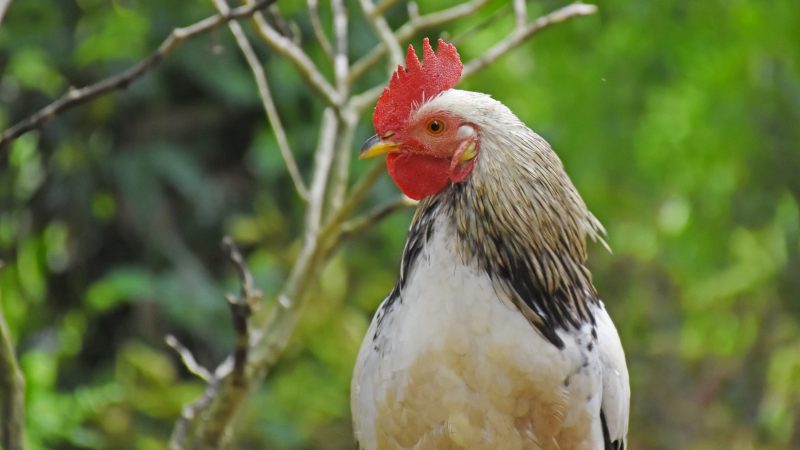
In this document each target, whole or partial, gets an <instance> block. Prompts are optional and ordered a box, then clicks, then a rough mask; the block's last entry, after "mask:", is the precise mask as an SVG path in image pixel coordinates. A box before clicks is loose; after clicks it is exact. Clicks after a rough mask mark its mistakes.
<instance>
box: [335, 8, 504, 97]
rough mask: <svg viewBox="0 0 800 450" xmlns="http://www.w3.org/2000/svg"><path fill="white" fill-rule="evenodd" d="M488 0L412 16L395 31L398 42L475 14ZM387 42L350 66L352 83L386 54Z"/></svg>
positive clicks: (380, 44)
mask: <svg viewBox="0 0 800 450" xmlns="http://www.w3.org/2000/svg"><path fill="white" fill-rule="evenodd" d="M487 2H488V0H471V1H468V2H466V3H461V4H458V5H456V6H453V7H450V8H447V9H443V10H441V11H437V12H433V13H429V14H425V15H422V16H416V17H412V18H411V20H409V21H408V22H406V24H405V25H403V26H401V27H400V28H399V29H398V30H397V31H396V32H395V33H394V35H395V37H396V40H397V42H406V41H408V40H409V39H411V37H412V36H413V35H415V34H416V33H418V32H420V31H422V30H426V29H428V28H433V27H438V26H441V25H444V24H445V23H448V22H452V21H454V20H457V19H460V18H462V17H466V16H469V15H471V14H474V13H475V11H477V10H478V9H480V8H481V7H482V6H483V5H485V4H486V3H487ZM386 51H387V47H386V44H385V43H384V42H383V41H381V42H379V43H378V44H377V45H376V46H375V47H373V49H372V50H370V52H369V53H367V54H366V55H364V56H362V57H361V58H360V59H358V60H357V61H356V62H354V63H353V66H352V67H351V68H350V83H353V82H354V81H355V80H358V79H359V78H361V77H362V76H363V75H364V74H365V73H367V71H368V70H369V69H371V68H372V67H374V66H375V64H378V62H380V60H381V58H383V56H384V55H385V54H386Z"/></svg>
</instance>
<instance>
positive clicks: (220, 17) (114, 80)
mask: <svg viewBox="0 0 800 450" xmlns="http://www.w3.org/2000/svg"><path fill="white" fill-rule="evenodd" d="M273 2H275V0H258V1H255V2H252V3H250V4H248V5H245V6H240V7H238V8H234V9H231V10H230V11H229V12H228V13H227V14H217V15H215V16H211V17H208V18H205V19H203V20H201V21H199V22H196V23H194V24H192V25H189V26H188V27H183V28H176V29H174V30H172V33H170V35H169V36H168V37H167V38H166V39H165V40H164V41H163V42H162V43H161V45H160V46H159V47H158V49H156V51H154V52H153V53H151V54H150V56H148V57H147V58H145V59H143V60H141V61H139V62H138V63H136V65H134V66H133V67H131V68H129V69H128V70H126V71H124V72H122V73H119V74H117V75H114V76H112V77H109V78H105V79H103V80H100V81H98V82H97V83H94V84H91V85H89V86H86V87H82V88H77V89H76V88H71V89H70V90H69V92H67V93H66V94H64V95H63V96H61V97H60V98H59V99H58V100H56V101H54V102H53V103H50V104H49V105H47V106H45V107H44V108H42V109H40V110H39V111H37V112H36V113H34V114H33V115H31V116H29V117H28V118H26V119H23V120H21V121H20V122H17V123H16V124H15V125H14V126H12V127H11V128H8V129H7V130H5V131H4V132H3V134H2V135H0V151H2V150H3V149H4V148H6V147H8V144H9V143H10V142H11V141H13V140H14V139H16V138H18V137H19V136H21V135H23V134H25V133H27V132H28V131H31V130H33V129H35V128H38V127H40V126H42V125H43V124H44V123H45V122H47V121H48V120H50V119H52V118H53V117H55V116H56V115H58V114H59V113H61V112H62V111H64V110H67V109H69V108H72V107H74V106H76V105H79V104H81V103H85V102H87V101H89V100H91V99H93V98H96V97H99V96H101V95H104V94H106V93H108V92H111V91H113V90H116V89H123V88H126V87H127V86H128V85H130V84H131V83H132V82H133V81H135V80H137V79H138V78H139V77H141V76H142V75H144V74H145V73H147V72H149V71H150V70H152V69H153V68H154V67H156V66H157V65H158V64H160V63H161V62H162V61H163V60H164V58H165V57H166V56H167V55H169V54H170V53H172V51H173V50H175V49H176V48H178V47H179V46H180V45H181V44H183V43H184V42H186V41H187V40H188V39H191V38H194V37H196V36H198V35H200V34H203V33H206V32H208V31H210V30H213V29H215V28H217V27H219V26H220V25H222V24H224V23H226V22H229V21H231V20H234V19H240V18H243V17H248V16H251V15H253V14H254V13H255V12H256V11H258V10H260V9H261V8H264V7H266V6H268V5H270V4H272V3H273Z"/></svg>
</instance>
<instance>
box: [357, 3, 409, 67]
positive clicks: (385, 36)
mask: <svg viewBox="0 0 800 450" xmlns="http://www.w3.org/2000/svg"><path fill="white" fill-rule="evenodd" d="M359 2H360V3H361V9H363V10H364V15H365V16H366V17H367V21H368V22H369V24H370V25H371V26H372V28H373V29H374V30H375V33H376V34H377V35H378V37H379V38H380V40H381V41H382V42H383V45H384V46H385V47H386V48H388V49H389V60H390V61H391V67H394V66H396V65H398V64H403V48H402V47H401V46H400V43H399V42H397V38H396V37H395V35H394V33H393V32H392V29H391V28H390V27H389V23H387V22H386V18H385V17H383V16H382V15H380V14H378V13H377V8H376V7H375V5H373V4H372V0H359Z"/></svg>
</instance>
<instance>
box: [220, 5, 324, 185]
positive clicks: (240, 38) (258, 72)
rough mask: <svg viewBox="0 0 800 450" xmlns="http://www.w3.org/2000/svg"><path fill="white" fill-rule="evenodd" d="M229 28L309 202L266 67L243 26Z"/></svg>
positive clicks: (225, 8)
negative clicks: (276, 105)
mask: <svg viewBox="0 0 800 450" xmlns="http://www.w3.org/2000/svg"><path fill="white" fill-rule="evenodd" d="M214 6H215V7H216V8H217V11H219V12H220V14H226V13H227V12H228V11H230V7H229V6H228V3H227V2H226V1H225V0H214ZM228 28H230V30H231V33H232V34H233V36H234V38H235V39H236V44H237V45H238V46H239V49H241V51H242V54H243V55H244V58H245V60H246V61H247V65H248V66H250V71H251V72H252V73H253V78H254V79H255V81H256V86H257V87H258V94H259V96H260V97H261V104H262V106H263V107H264V110H265V111H266V113H267V119H268V120H269V123H270V125H272V129H273V131H274V132H275V139H276V140H277V141H278V149H279V150H280V152H281V157H283V162H284V163H285V164H286V168H287V170H288V171H289V176H290V177H291V179H292V183H293V184H294V188H295V190H296V191H297V194H298V195H300V198H302V199H304V200H307V199H308V188H307V187H306V184H305V183H304V182H303V177H302V176H301V175H300V169H298V167H297V162H296V161H295V160H294V154H293V153H292V149H291V147H290V145H289V138H288V137H286V130H285V129H284V128H283V123H282V122H281V116H280V114H278V109H277V108H276V107H275V102H274V101H273V100H272V93H271V92H270V89H269V84H268V83H267V75H266V74H265V73H264V67H263V66H262V65H261V62H260V61H259V60H258V57H257V56H256V53H255V51H254V50H253V46H252V45H250V41H249V40H248V39H247V36H246V35H245V34H244V31H243V30H242V26H241V25H240V24H239V22H229V23H228Z"/></svg>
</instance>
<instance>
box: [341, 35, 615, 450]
mask: <svg viewBox="0 0 800 450" xmlns="http://www.w3.org/2000/svg"><path fill="white" fill-rule="evenodd" d="M423 63H424V64H423ZM462 68H463V65H462V63H461V60H460V57H459V55H458V52H457V50H456V48H455V47H454V46H453V45H450V44H447V43H445V42H443V41H442V40H439V43H438V49H437V51H436V52H434V51H433V49H432V48H431V46H430V43H429V42H428V40H427V39H425V40H424V41H423V62H420V61H419V59H418V58H417V55H416V53H415V51H414V48H413V47H412V46H409V48H408V55H407V58H406V67H405V68H403V67H402V66H400V67H398V69H397V71H396V72H395V73H394V74H393V76H392V78H391V81H390V84H389V86H388V87H387V88H386V89H385V90H384V91H383V93H382V95H381V96H380V98H379V100H378V103H377V105H376V107H375V111H374V115H373V125H374V127H375V131H376V133H377V134H376V135H375V136H373V137H372V138H370V139H369V140H368V141H367V142H366V143H365V144H364V146H363V147H362V149H361V152H360V156H361V157H362V158H364V157H373V156H377V155H381V154H387V156H386V165H387V169H388V172H389V175H390V176H391V177H392V179H393V180H394V181H395V183H396V184H397V186H398V187H399V188H400V189H401V190H402V191H403V193H404V194H405V195H407V196H408V197H411V198H413V199H416V200H420V203H419V206H418V208H417V211H416V213H415V215H414V218H413V221H412V223H411V227H410V230H409V235H408V239H407V241H406V245H405V249H404V251H403V257H402V262H401V265H400V275H399V280H398V282H397V285H396V286H395V287H394V289H393V290H392V291H391V293H390V294H389V295H388V296H387V297H386V299H385V300H384V301H383V303H382V304H381V306H380V308H379V310H378V312H377V313H376V314H375V317H374V318H373V320H372V324H371V326H370V328H369V331H368V332H367V335H366V337H365V338H364V342H363V344H362V346H361V350H360V352H359V355H358V360H357V362H356V367H355V371H354V375H353V381H352V394H351V403H352V412H353V425H354V430H355V435H356V439H357V441H358V443H359V447H360V448H361V449H363V450H376V449H379V450H394V449H415V450H425V449H470V450H480V449H501V450H515V449H526V450H527V449H529V450H538V449H560V450H598V449H601V450H602V449H604V450H610V449H615V450H621V449H624V448H625V439H626V435H627V430H628V408H629V397H630V388H629V383H628V370H627V367H626V364H625V355H624V353H623V350H622V345H621V343H620V339H619V336H618V335H617V330H616V328H615V327H614V324H613V323H612V322H611V318H610V317H609V315H608V313H607V312H606V310H605V307H604V306H603V302H602V301H601V300H600V298H599V297H598V294H597V292H596V290H595V287H594V286H593V285H592V280H591V275H590V273H589V270H588V269H587V268H586V265H585V261H586V241H585V239H586V237H587V236H588V237H590V238H592V239H593V240H595V239H597V240H601V241H602V234H603V233H604V230H603V228H602V226H601V224H600V223H599V221H598V220H597V219H596V218H595V217H594V216H593V215H592V214H591V213H590V212H589V210H588V209H587V208H586V205H585V204H584V202H583V200H582V199H581V197H580V195H579V194H578V192H577V190H576V189H575V187H574V186H573V184H572V182H571V181H570V179H569V178H568V177H567V175H566V173H565V172H564V168H563V165H562V163H561V161H560V160H559V158H558V156H556V154H555V152H554V151H553V150H552V149H551V148H550V145H549V144H548V143H547V142H546V141H545V140H544V139H543V138H541V137H540V136H539V135H537V134H536V133H534V132H533V131H531V130H530V129H529V128H528V127H527V126H525V124H524V123H522V122H521V121H520V120H519V119H518V118H517V117H516V116H515V115H514V114H513V113H512V112H511V111H510V110H509V109H508V108H507V107H506V106H504V105H503V104H502V103H500V102H498V101H496V100H493V99H492V98H491V97H489V96H488V95H486V94H481V93H477V92H468V91H463V90H457V89H453V87H454V86H455V85H456V84H458V82H459V80H460V78H461V71H462Z"/></svg>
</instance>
